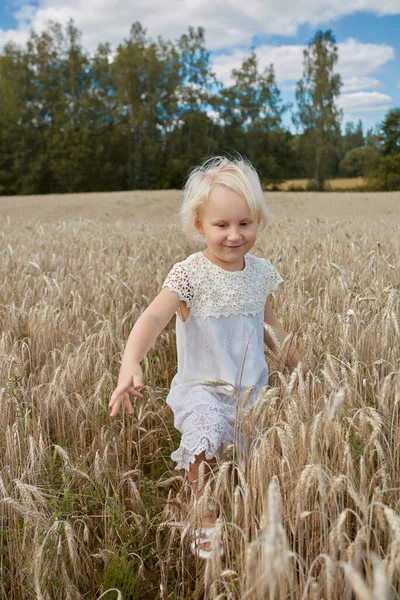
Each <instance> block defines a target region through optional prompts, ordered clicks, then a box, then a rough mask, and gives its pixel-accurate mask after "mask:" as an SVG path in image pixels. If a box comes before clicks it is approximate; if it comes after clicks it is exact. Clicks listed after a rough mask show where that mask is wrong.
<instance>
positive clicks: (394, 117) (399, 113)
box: [379, 108, 400, 154]
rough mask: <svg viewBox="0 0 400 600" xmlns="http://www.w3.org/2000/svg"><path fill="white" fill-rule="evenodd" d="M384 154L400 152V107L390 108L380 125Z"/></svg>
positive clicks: (380, 138)
mask: <svg viewBox="0 0 400 600" xmlns="http://www.w3.org/2000/svg"><path fill="white" fill-rule="evenodd" d="M379 141H380V143H381V148H382V152H383V154H400V108H394V109H392V110H389V112H388V113H387V115H386V116H385V118H384V119H383V121H382V123H381V126H380V135H379Z"/></svg>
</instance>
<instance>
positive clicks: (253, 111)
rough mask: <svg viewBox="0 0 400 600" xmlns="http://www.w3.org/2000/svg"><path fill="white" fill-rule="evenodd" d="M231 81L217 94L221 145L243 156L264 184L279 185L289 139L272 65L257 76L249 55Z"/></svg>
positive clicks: (251, 56) (254, 62) (252, 58)
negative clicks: (250, 163) (231, 82)
mask: <svg viewBox="0 0 400 600" xmlns="http://www.w3.org/2000/svg"><path fill="white" fill-rule="evenodd" d="M232 78H233V85H231V86H230V87H228V88H225V89H222V90H220V93H219V113H220V116H221V119H222V122H223V123H224V132H223V140H222V141H223V145H224V146H226V147H227V148H234V149H235V150H237V151H239V152H240V153H242V154H244V155H246V156H247V157H248V158H249V159H250V160H251V162H252V163H253V164H254V165H255V166H256V168H258V169H259V171H260V172H261V175H262V177H263V179H264V180H265V181H279V180H280V179H282V178H283V177H284V175H285V172H284V171H285V165H287V164H288V157H289V155H290V152H291V147H290V137H291V136H290V134H289V132H287V131H285V130H284V128H283V126H282V115H283V113H284V112H285V111H286V110H287V109H288V105H286V104H284V103H283V102H282V99H281V94H280V90H279V88H278V86H277V84H276V79H275V72H274V68H273V65H270V66H269V67H268V68H266V69H264V70H263V71H262V72H260V71H259V68H258V59H257V56H256V54H255V52H254V51H252V52H251V53H250V55H249V56H248V57H246V58H245V59H244V61H243V63H242V65H241V67H240V68H239V69H234V70H233V71H232Z"/></svg>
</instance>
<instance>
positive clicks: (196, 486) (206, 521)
mask: <svg viewBox="0 0 400 600" xmlns="http://www.w3.org/2000/svg"><path fill="white" fill-rule="evenodd" d="M201 464H204V467H203V468H204V473H203V482H202V483H203V485H204V484H205V483H206V481H207V479H208V477H209V476H210V473H211V472H212V470H213V467H214V466H215V464H216V460H215V459H212V460H208V459H206V456H205V452H202V453H201V454H198V455H197V456H196V460H195V462H194V463H191V464H190V467H189V471H188V479H189V482H190V485H191V486H192V488H193V491H194V493H195V496H196V498H197V499H199V498H200V497H201V495H202V493H203V488H202V486H201V482H200V481H199V470H200V465H201ZM196 518H197V515H196ZM199 520H200V527H207V528H208V527H213V526H214V524H215V512H214V510H210V509H207V510H206V511H205V512H204V513H203V514H202V515H199ZM197 547H198V548H200V549H202V550H210V549H211V544H210V543H209V542H205V543H204V544H202V543H199V544H197Z"/></svg>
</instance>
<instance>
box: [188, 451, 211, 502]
mask: <svg viewBox="0 0 400 600" xmlns="http://www.w3.org/2000/svg"><path fill="white" fill-rule="evenodd" d="M203 463H204V475H203V477H204V483H206V481H207V479H208V477H209V476H210V473H211V472H212V470H213V468H214V467H215V464H216V460H215V459H214V458H213V459H211V460H209V459H206V453H205V452H202V453H201V454H198V455H197V456H196V460H195V462H194V463H190V466H189V471H188V479H189V482H190V485H191V486H192V488H193V491H194V493H195V496H196V498H200V497H201V494H202V493H203V490H202V489H201V488H200V482H199V470H200V465H201V464H203Z"/></svg>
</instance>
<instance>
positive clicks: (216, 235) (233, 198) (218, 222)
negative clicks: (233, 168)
mask: <svg viewBox="0 0 400 600" xmlns="http://www.w3.org/2000/svg"><path fill="white" fill-rule="evenodd" d="M259 223H260V219H258V218H255V217H252V216H251V213H250V209H249V207H248V205H247V202H246V201H245V200H244V199H243V197H242V196H241V195H240V194H237V193H236V192H234V191H232V190H231V189H229V188H227V187H225V186H224V185H215V186H214V187H213V189H212V190H211V193H210V196H209V199H208V202H207V204H206V205H205V206H204V207H203V208H202V209H201V211H200V215H199V216H198V217H197V218H196V219H195V223H194V224H195V227H196V229H197V231H198V232H199V233H200V234H201V235H204V237H205V238H206V242H207V249H206V251H205V254H206V255H207V257H208V258H209V259H210V260H211V261H212V262H214V263H215V264H217V265H219V266H220V267H222V268H224V269H226V270H227V271H239V270H241V269H243V268H244V260H243V257H244V255H245V254H246V253H247V252H248V251H249V250H251V248H252V247H253V246H254V244H255V241H256V239H257V230H258V225H259Z"/></svg>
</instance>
